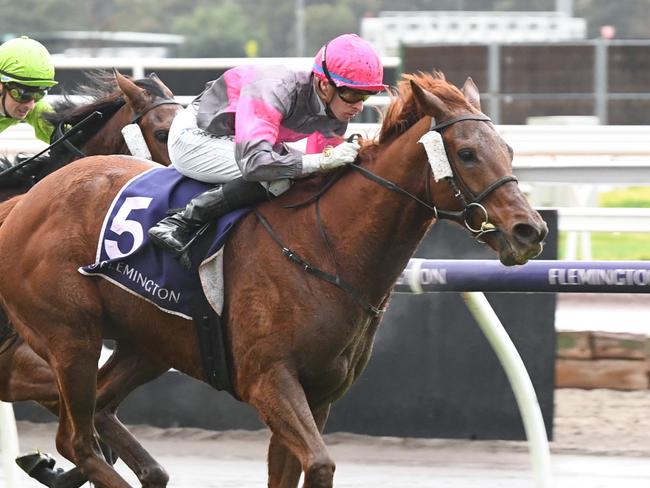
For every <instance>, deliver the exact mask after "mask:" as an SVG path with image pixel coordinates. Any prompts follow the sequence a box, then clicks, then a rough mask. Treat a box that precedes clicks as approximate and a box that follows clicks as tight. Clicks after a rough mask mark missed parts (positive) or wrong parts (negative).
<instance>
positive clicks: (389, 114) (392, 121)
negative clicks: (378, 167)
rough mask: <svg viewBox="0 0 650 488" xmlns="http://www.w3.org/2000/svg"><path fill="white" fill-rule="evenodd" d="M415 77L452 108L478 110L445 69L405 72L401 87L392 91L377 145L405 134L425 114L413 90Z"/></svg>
mask: <svg viewBox="0 0 650 488" xmlns="http://www.w3.org/2000/svg"><path fill="white" fill-rule="evenodd" d="M411 80H412V81H414V82H415V83H417V84H418V85H419V86H420V87H422V88H423V89H424V90H426V91H428V92H431V93H433V94H434V95H436V96H437V97H438V98H440V99H441V100H442V101H443V102H444V103H445V105H447V106H448V107H449V108H450V109H451V110H454V109H464V110H467V111H470V112H475V109H474V108H472V106H471V105H470V104H469V102H468V101H467V100H466V99H465V96H464V95H463V93H462V92H461V91H460V90H459V89H458V88H456V87H455V86H454V85H452V84H451V83H449V82H448V81H447V80H446V79H445V75H444V74H443V73H442V72H441V71H433V72H431V73H423V72H421V71H420V72H417V73H411V74H403V75H402V79H401V80H400V81H399V82H398V83H397V88H394V89H393V90H392V97H393V99H392V101H391V103H390V104H389V106H388V108H387V109H386V113H385V114H384V116H383V121H382V124H381V129H380V131H379V135H378V137H377V144H379V143H383V142H386V141H389V140H392V139H394V138H395V137H397V136H399V135H400V134H403V133H404V132H406V130H407V129H409V128H410V127H411V126H413V124H415V123H416V122H417V121H418V120H420V119H421V118H422V117H423V116H424V114H423V113H422V111H421V110H420V108H419V107H418V104H417V101H416V100H415V96H414V95H413V92H412V90H411V84H410V81H411Z"/></svg>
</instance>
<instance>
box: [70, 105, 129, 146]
mask: <svg viewBox="0 0 650 488" xmlns="http://www.w3.org/2000/svg"><path fill="white" fill-rule="evenodd" d="M122 110H123V108H122V109H120V110H119V111H118V112H117V113H115V114H114V115H113V116H112V117H111V118H110V119H109V120H108V122H106V124H104V125H103V126H102V127H101V128H100V129H99V130H98V131H97V133H96V134H95V135H93V136H92V137H91V138H90V139H88V141H87V142H86V143H85V144H84V145H83V147H82V148H81V149H82V150H83V151H84V152H85V153H86V154H87V155H103V154H129V153H128V150H127V147H126V143H125V142H124V137H123V136H122V132H121V129H122V127H124V125H125V124H126V123H125V122H122V119H123V117H121V113H120V112H121V111H122Z"/></svg>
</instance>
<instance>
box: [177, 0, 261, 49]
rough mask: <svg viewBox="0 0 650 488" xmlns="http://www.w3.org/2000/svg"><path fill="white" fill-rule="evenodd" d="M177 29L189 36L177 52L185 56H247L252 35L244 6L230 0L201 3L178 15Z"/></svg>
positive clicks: (179, 32) (178, 31) (178, 32)
mask: <svg viewBox="0 0 650 488" xmlns="http://www.w3.org/2000/svg"><path fill="white" fill-rule="evenodd" d="M173 31H174V32H175V33H176V34H182V35H185V37H186V42H185V44H184V45H182V46H180V47H179V48H178V51H177V53H176V54H177V55H178V56H181V57H240V56H245V55H246V52H245V46H246V42H247V41H248V40H250V39H251V37H252V36H251V32H252V30H251V28H250V26H249V23H248V19H247V18H246V17H245V16H244V14H243V12H242V8H241V7H240V6H239V5H236V4H234V3H230V2H228V3H224V4H222V5H218V6H215V7H209V6H200V7H198V8H197V9H196V10H194V11H193V12H192V13H191V14H188V15H185V16H181V17H178V18H177V19H176V21H175V22H174V25H173Z"/></svg>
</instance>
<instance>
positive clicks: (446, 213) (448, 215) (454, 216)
mask: <svg viewBox="0 0 650 488" xmlns="http://www.w3.org/2000/svg"><path fill="white" fill-rule="evenodd" d="M465 120H477V121H481V122H492V119H490V117H488V116H487V115H484V114H464V115H460V116H458V117H454V118H453V119H449V120H445V121H443V122H440V123H438V124H436V121H435V119H434V118H431V127H430V128H429V131H437V132H439V133H440V134H441V135H442V134H443V132H444V130H445V129H446V128H448V127H450V126H452V125H454V124H456V123H458V122H462V121H465ZM445 151H446V148H445ZM449 161H450V163H449V164H450V166H451V170H452V173H453V176H452V177H450V178H445V179H446V180H447V181H448V182H449V185H450V186H451V188H452V189H453V191H454V196H455V197H456V198H458V199H459V200H460V201H461V203H462V204H463V205H464V207H463V208H462V209H461V210H442V209H439V208H437V207H436V206H435V205H434V204H433V203H427V202H425V201H424V200H422V199H420V198H418V197H417V196H415V195H413V194H412V193H410V192H408V191H407V190H404V189H403V188H401V187H399V186H397V185H396V184H395V183H393V182H391V181H389V180H387V179H385V178H382V177H381V176H379V175H376V174H375V173H373V172H372V171H370V170H368V169H366V168H364V167H362V166H359V165H358V164H350V165H349V166H350V167H351V168H353V169H355V170H356V171H358V172H359V173H361V174H362V175H363V176H365V177H366V178H368V179H370V180H372V181H374V182H376V183H378V184H380V185H381V186H383V187H385V188H387V189H389V190H391V191H395V192H397V193H400V194H402V195H404V196H407V197H409V198H410V199H412V200H414V201H415V202H417V203H418V204H420V205H422V206H424V207H426V208H427V209H429V210H430V211H432V212H433V214H434V217H435V218H436V219H449V220H455V221H462V222H463V223H464V224H465V227H466V228H467V230H469V231H470V232H471V233H472V234H473V235H474V238H475V239H477V240H479V239H480V237H482V236H483V235H485V234H487V233H489V232H496V231H498V229H497V227H496V226H495V225H494V224H492V223H490V217H489V214H488V211H487V209H486V208H485V207H484V206H483V204H482V203H481V202H482V201H484V200H485V199H486V198H487V197H488V196H489V195H490V194H491V193H492V192H494V191H495V190H496V189H497V188H500V187H501V186H503V185H505V184H506V183H509V182H511V181H514V182H516V181H517V178H516V177H515V176H514V175H506V176H502V177H501V178H499V179H497V180H496V181H494V182H493V183H490V184H489V185H488V186H487V187H486V188H485V189H483V190H482V191H481V192H480V193H479V194H478V195H474V194H473V193H472V191H471V190H470V189H469V187H468V186H467V184H466V183H465V182H464V181H463V179H462V178H461V176H460V174H459V173H458V171H455V170H454V166H453V164H452V163H451V159H450V160H449ZM425 171H426V178H427V179H428V180H427V184H426V199H427V200H428V201H429V202H431V201H432V195H431V187H430V184H429V181H430V178H432V176H433V175H432V173H431V171H430V168H429V166H426V168H425ZM465 195H468V196H469V197H470V201H469V202H468V199H467V198H466V196H465ZM475 209H479V210H481V211H482V212H483V221H482V222H481V225H480V227H479V228H478V229H476V228H474V227H472V225H471V224H470V223H469V219H470V217H471V212H472V211H473V210H475Z"/></svg>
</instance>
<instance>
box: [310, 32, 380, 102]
mask: <svg viewBox="0 0 650 488" xmlns="http://www.w3.org/2000/svg"><path fill="white" fill-rule="evenodd" d="M326 53H327V44H325V47H323V55H322V56H321V63H320V64H321V67H322V68H323V73H324V74H325V78H327V81H328V82H329V84H330V85H332V86H333V87H334V88H336V93H337V94H338V96H339V98H340V99H341V100H343V101H344V102H345V103H349V104H350V105H354V104H355V103H359V102H365V101H366V100H368V98H370V97H371V96H372V95H377V94H378V93H379V92H378V91H369V90H357V89H355V88H350V87H348V86H336V83H334V80H333V79H332V75H330V72H329V70H328V69H327V61H326V60H325V58H326Z"/></svg>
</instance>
